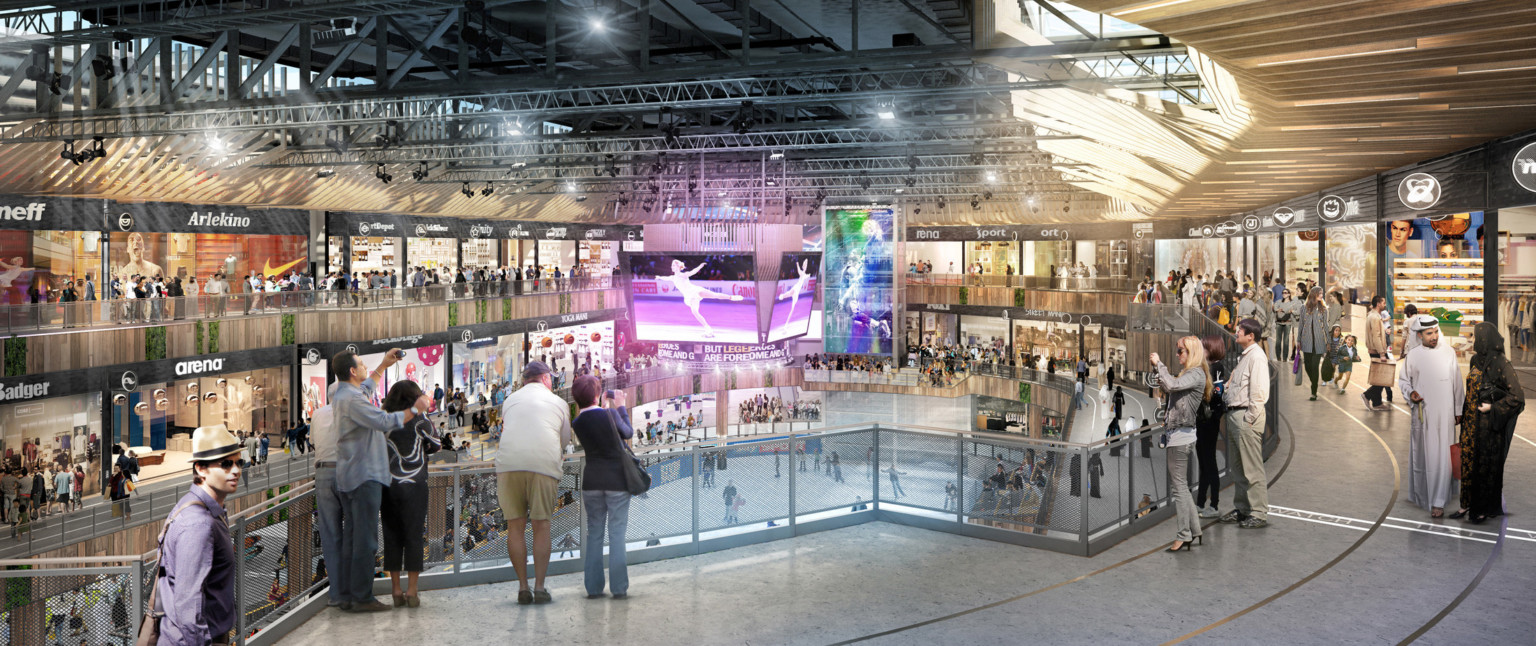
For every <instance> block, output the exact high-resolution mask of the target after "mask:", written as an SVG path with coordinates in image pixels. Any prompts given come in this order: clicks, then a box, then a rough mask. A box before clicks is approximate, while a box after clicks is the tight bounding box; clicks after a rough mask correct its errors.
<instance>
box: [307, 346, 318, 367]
mask: <svg viewBox="0 0 1536 646" xmlns="http://www.w3.org/2000/svg"><path fill="white" fill-rule="evenodd" d="M304 363H306V364H309V365H311V366H318V365H320V351H319V350H317V349H315V348H310V349H308V350H305V351H304Z"/></svg>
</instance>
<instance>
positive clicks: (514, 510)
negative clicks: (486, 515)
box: [496, 361, 571, 605]
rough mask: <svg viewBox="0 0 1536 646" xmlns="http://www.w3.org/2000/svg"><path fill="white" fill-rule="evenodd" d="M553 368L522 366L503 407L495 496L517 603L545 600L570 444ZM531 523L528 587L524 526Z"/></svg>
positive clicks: (568, 424)
mask: <svg viewBox="0 0 1536 646" xmlns="http://www.w3.org/2000/svg"><path fill="white" fill-rule="evenodd" d="M552 375H553V371H551V370H550V369H549V365H548V364H546V363H544V362H543V361H530V362H528V365H527V366H525V367H524V368H523V387H522V388H519V389H518V391H517V392H515V393H512V395H511V396H510V397H507V400H506V402H504V403H503V404H502V405H501V418H502V419H503V420H507V423H506V424H505V425H504V426H503V427H502V431H501V446H500V447H499V449H498V451H497V453H496V497H497V500H498V501H499V502H500V503H501V511H502V515H503V516H505V517H506V519H507V556H508V557H509V558H510V559H511V560H512V569H513V570H514V571H516V572H517V584H518V591H517V603H518V604H520V605H528V604H530V603H549V602H550V601H552V599H551V597H550V595H549V591H548V590H546V589H545V588H544V575H545V574H546V573H547V572H548V571H549V552H550V536H549V521H550V518H552V517H553V516H554V511H555V496H556V495H557V494H558V493H559V490H560V476H561V474H562V473H563V470H562V468H561V467H562V466H563V462H564V452H565V447H566V446H567V445H569V444H570V443H571V409H570V405H568V404H566V402H565V400H564V399H561V398H560V397H559V396H558V395H556V394H555V393H554V390H553V389H554V378H553V376H552ZM528 521H532V524H533V569H534V573H533V575H534V582H533V587H532V589H530V588H529V586H528V545H527V541H526V540H525V539H524V538H523V528H524V527H525V526H526V525H527V524H528Z"/></svg>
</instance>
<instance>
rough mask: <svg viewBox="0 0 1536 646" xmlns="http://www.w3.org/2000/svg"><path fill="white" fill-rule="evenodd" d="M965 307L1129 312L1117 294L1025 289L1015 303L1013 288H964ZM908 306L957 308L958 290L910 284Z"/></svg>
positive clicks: (1126, 297) (1127, 296) (1123, 297)
mask: <svg viewBox="0 0 1536 646" xmlns="http://www.w3.org/2000/svg"><path fill="white" fill-rule="evenodd" d="M965 289H966V299H965V303H964V304H966V305H986V306H990V307H1022V308H1025V309H1034V310H1046V311H1051V312H1073V313H1078V314H1119V315H1121V316H1124V315H1125V314H1126V312H1127V311H1129V309H1130V303H1131V296H1132V295H1131V294H1124V293H1120V292H1064V291H1053V290H1044V289H1026V290H1024V303H1023V304H1022V305H1019V304H1017V303H1015V302H1014V300H1013V299H1014V288H1012V287H967V288H965ZM907 302H908V303H947V304H950V305H960V304H961V303H960V287H957V286H946V285H911V286H908V287H907Z"/></svg>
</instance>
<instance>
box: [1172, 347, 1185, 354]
mask: <svg viewBox="0 0 1536 646" xmlns="http://www.w3.org/2000/svg"><path fill="white" fill-rule="evenodd" d="M1173 353H1174V354H1184V348H1179V349H1177V350H1174V351H1173Z"/></svg>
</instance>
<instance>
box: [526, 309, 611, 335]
mask: <svg viewBox="0 0 1536 646" xmlns="http://www.w3.org/2000/svg"><path fill="white" fill-rule="evenodd" d="M624 318H628V310H625V309H624V308H622V307H615V308H611V309H606V310H594V311H591V312H572V313H570V314H560V315H558V316H546V317H544V318H537V319H522V323H524V324H525V325H526V326H527V327H525V328H523V329H524V331H527V332H542V331H544V330H553V329H555V328H562V327H569V326H572V325H581V324H582V323H598V322H602V321H613V320H619V319H624Z"/></svg>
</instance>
